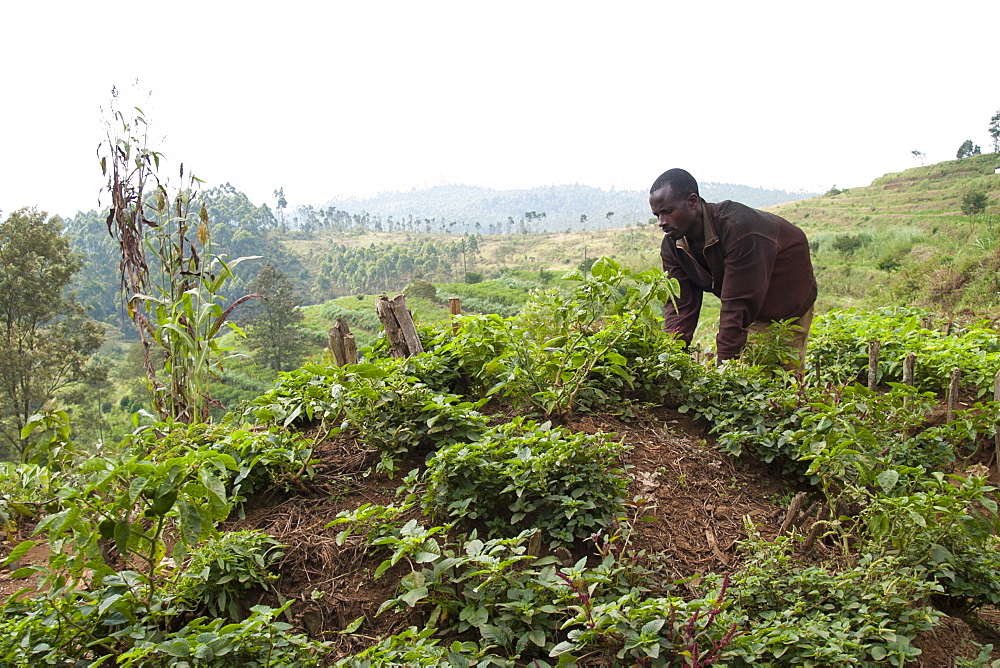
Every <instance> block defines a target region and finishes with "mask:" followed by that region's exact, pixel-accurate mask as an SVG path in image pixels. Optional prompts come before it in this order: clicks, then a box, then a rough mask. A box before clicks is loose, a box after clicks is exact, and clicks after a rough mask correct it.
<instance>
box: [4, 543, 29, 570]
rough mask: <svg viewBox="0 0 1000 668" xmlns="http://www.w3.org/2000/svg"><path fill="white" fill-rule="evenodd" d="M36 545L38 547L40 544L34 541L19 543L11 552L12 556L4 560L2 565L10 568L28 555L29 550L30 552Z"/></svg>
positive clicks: (9, 555)
mask: <svg viewBox="0 0 1000 668" xmlns="http://www.w3.org/2000/svg"><path fill="white" fill-rule="evenodd" d="M36 545H38V542H37V541H34V540H26V541H24V542H22V543H19V544H18V546H17V547H15V548H14V549H13V550H11V551H10V554H8V555H7V558H6V559H4V560H3V564H2V565H3V566H9V565H10V564H12V563H14V562H15V561H17V560H18V559H20V558H21V557H23V556H24V555H26V554H27V553H28V550H30V549H31V548H33V547H34V546H36Z"/></svg>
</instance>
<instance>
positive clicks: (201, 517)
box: [7, 450, 236, 607]
mask: <svg viewBox="0 0 1000 668" xmlns="http://www.w3.org/2000/svg"><path fill="white" fill-rule="evenodd" d="M235 468H236V463H235V461H234V460H233V458H232V457H230V456H229V455H224V454H219V453H216V452H212V451H202V450H189V451H187V452H185V453H183V454H180V453H177V454H175V456H172V457H169V458H167V459H164V460H162V461H155V460H148V459H143V458H142V457H139V456H131V457H127V456H126V457H94V458H91V459H88V460H85V461H84V462H83V463H82V464H81V466H80V469H79V475H80V480H79V482H77V484H76V485H69V486H66V487H63V488H61V489H59V490H58V495H57V506H58V508H57V510H56V512H53V513H50V514H49V515H47V516H46V517H44V518H43V519H42V520H41V521H40V522H39V523H38V525H37V526H36V527H35V530H34V535H44V536H45V537H46V540H47V543H48V546H49V550H50V556H49V564H48V567H47V568H39V567H25V568H22V569H20V570H19V571H18V572H17V574H18V575H19V576H22V577H23V576H25V575H28V574H30V573H31V572H34V571H38V570H40V571H41V572H42V578H41V582H42V585H43V586H44V587H46V588H47V589H49V590H50V591H52V592H54V593H57V592H60V591H66V590H67V589H71V588H72V587H73V585H74V582H75V581H76V579H77V578H83V577H85V576H86V574H87V573H92V575H91V576H90V577H91V579H93V580H99V579H100V578H101V577H103V576H104V575H108V574H111V573H112V572H113V571H112V569H111V568H110V567H109V565H108V563H107V559H108V557H107V556H106V555H109V554H110V550H111V549H114V550H115V551H116V552H117V553H118V555H119V556H120V558H122V559H125V560H127V559H129V558H130V557H132V558H135V559H138V560H139V561H138V563H139V565H140V569H139V571H138V577H139V579H140V581H141V582H142V583H143V586H144V590H145V594H144V598H145V605H146V606H147V607H148V606H150V605H152V602H153V600H154V598H155V597H156V595H157V590H158V588H159V587H160V586H161V585H162V583H163V581H164V579H165V577H166V576H165V574H164V572H163V570H162V563H163V559H164V557H165V556H166V549H167V542H166V537H167V534H168V530H169V531H173V530H176V532H177V533H176V542H175V543H174V550H173V556H174V559H175V561H180V560H182V559H183V558H184V556H185V555H186V554H187V551H188V550H189V548H191V547H193V546H195V545H197V544H198V543H199V542H200V541H201V540H202V539H204V538H207V537H209V536H210V535H212V533H213V532H214V522H215V521H217V520H221V519H224V518H225V517H227V516H228V514H229V511H230V508H231V505H230V501H229V498H228V497H227V495H226V490H225V482H224V481H225V480H226V479H227V478H228V475H229V471H230V470H233V469H235ZM34 544H35V543H34V541H26V542H25V543H22V544H21V545H19V546H18V548H17V549H16V550H15V551H14V552H12V553H11V556H8V559H7V561H8V562H10V561H13V560H15V559H17V558H18V556H20V554H23V552H24V551H26V550H27V549H30V547H31V546H32V545H34Z"/></svg>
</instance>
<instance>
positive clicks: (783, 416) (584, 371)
mask: <svg viewBox="0 0 1000 668" xmlns="http://www.w3.org/2000/svg"><path fill="white" fill-rule="evenodd" d="M986 157H987V156H983V158H986ZM963 162H964V161H963ZM968 164H973V165H974V164H975V163H967V165H964V166H962V167H963V168H964V167H965V166H968ZM946 167H947V165H946V166H944V167H942V166H937V167H935V168H934V169H937V170H938V171H939V172H940V171H941V170H944V169H945V168H946ZM980 167H981V168H982V169H985V162H984V165H981V166H980ZM956 168H957V167H956ZM922 169H928V170H929V169H931V168H922ZM977 169H978V168H977ZM911 171H913V170H911ZM934 173H937V172H928V175H927V176H926V177H925V178H927V179H931V183H933V180H932V175H933V174H934ZM921 174H922V172H921V173H917V174H909V173H907V176H906V178H905V179H900V178H898V177H892V176H890V177H886V179H885V180H884V182H883V181H881V180H880V181H876V183H875V184H873V185H872V186H871V187H870V188H869V189H852V190H851V191H850V192H847V193H838V194H831V195H828V196H827V197H824V198H818V201H811V202H802V203H797V204H789V205H785V208H784V209H782V211H783V214H784V215H786V216H788V217H790V218H792V219H793V220H795V218H794V216H800V219H801V220H796V222H802V223H803V226H804V227H806V226H808V228H807V229H808V231H809V234H810V239H811V241H812V242H813V243H814V251H815V257H816V258H817V265H818V266H819V267H821V269H820V272H821V276H827V277H830V280H829V281H827V285H832V286H836V287H837V289H835V290H834V289H828V290H827V291H826V292H825V294H824V299H825V300H826V306H825V308H824V309H823V311H824V312H823V313H822V314H821V316H820V317H819V318H818V319H817V321H816V323H815V325H814V332H813V336H812V338H811V341H810V349H809V357H808V360H807V363H806V369H807V371H806V373H805V375H804V376H803V377H801V378H797V377H794V376H789V375H787V374H785V373H783V372H781V371H780V370H776V368H777V366H778V365H777V364H776V362H777V359H776V358H775V357H774V355H775V352H776V351H775V349H774V347H773V346H769V344H768V343H767V342H766V341H765V340H759V341H755V342H753V343H752V346H751V349H750V350H749V351H748V354H747V355H745V356H744V359H743V361H741V362H738V363H734V364H731V365H729V366H727V367H725V368H723V369H717V368H715V366H714V365H712V364H702V363H701V362H700V360H699V359H696V358H695V357H693V356H691V355H689V354H687V353H686V352H684V351H682V350H680V349H679V347H678V345H677V343H676V342H675V341H673V340H672V339H671V338H669V337H667V336H666V335H664V334H663V333H662V332H661V331H660V327H659V324H658V322H657V320H656V315H657V312H658V309H659V308H660V304H662V303H663V302H664V300H666V299H669V297H670V294H671V291H672V290H674V289H675V286H674V285H673V284H672V283H671V281H670V280H669V279H668V278H667V277H664V276H663V275H662V272H660V271H658V270H657V268H656V267H657V263H656V258H657V247H656V244H657V243H658V239H659V233H658V232H656V231H654V230H652V229H649V228H633V229H630V230H627V231H624V232H622V231H618V232H617V233H613V232H610V231H609V232H608V234H607V235H602V234H598V235H594V236H591V237H589V238H583V237H580V236H575V235H544V236H541V237H533V236H532V235H518V236H513V237H510V238H496V239H491V238H484V240H483V241H482V243H481V244H480V248H481V254H482V256H483V257H484V258H490V257H492V260H491V261H490V264H485V262H486V261H485V260H484V264H483V265H481V266H477V267H475V270H476V271H481V272H482V273H483V274H484V276H483V280H482V281H480V282H475V283H462V282H456V283H444V282H441V283H437V284H435V285H430V284H418V283H417V282H416V281H415V282H414V283H413V284H412V286H413V287H414V290H413V292H412V295H411V300H410V305H411V307H412V308H413V310H414V311H415V313H416V316H417V320H418V323H419V324H420V325H421V330H420V331H421V339H422V341H423V343H424V347H425V349H426V352H425V353H423V354H421V355H418V356H415V357H412V358H408V359H397V358H394V357H392V356H390V355H389V352H388V349H387V344H386V343H385V342H384V341H383V340H382V339H381V338H380V337H378V336H377V335H376V327H377V326H376V325H375V323H374V322H373V321H372V314H371V313H370V308H371V304H372V302H373V297H372V296H371V295H360V298H359V296H358V295H348V296H341V297H339V298H337V299H335V300H331V301H327V302H325V303H323V304H316V305H313V306H311V307H309V308H308V309H307V310H306V311H307V315H306V319H305V322H304V326H305V327H306V328H307V329H310V330H312V331H313V332H314V333H316V334H317V335H321V334H322V333H323V332H324V330H325V328H326V327H327V326H328V325H329V323H330V322H331V321H332V319H334V318H337V317H344V318H348V319H351V323H352V327H353V328H356V330H357V331H358V333H359V339H360V342H361V345H362V348H363V351H362V352H363V360H362V362H361V363H360V364H357V365H352V366H347V367H343V368H341V367H335V366H330V365H329V364H326V363H322V361H321V360H320V359H319V358H318V357H317V358H315V359H314V360H313V361H312V362H310V363H307V364H305V365H304V366H303V367H302V368H300V369H297V370H294V371H291V372H286V373H283V374H280V375H279V376H278V377H277V378H276V379H275V380H274V381H273V382H269V383H268V384H266V386H265V387H264V388H263V390H262V391H261V392H258V393H257V395H255V398H254V399H253V400H252V401H250V402H249V403H247V404H245V405H243V406H241V407H240V408H239V409H238V410H234V411H232V412H231V413H230V415H229V416H227V417H226V418H225V419H218V420H216V421H214V422H210V423H204V424H202V423H197V422H194V423H191V424H183V423H179V422H171V421H168V420H163V419H157V418H153V417H152V416H149V415H146V416H143V415H141V414H140V415H137V416H136V426H135V428H134V430H133V432H132V433H131V435H129V436H128V437H127V438H125V439H124V440H122V441H121V442H120V443H109V444H107V445H102V446H101V447H98V448H95V447H94V446H93V445H92V444H89V443H86V442H79V441H77V440H75V439H74V437H73V433H74V432H73V431H72V429H71V424H70V415H68V414H67V413H65V412H62V411H58V410H55V411H50V412H48V413H46V414H44V415H41V416H39V417H38V418H37V419H36V420H35V421H33V422H32V425H31V430H30V439H31V443H32V445H31V447H30V449H29V450H28V452H27V455H26V458H25V459H26V462H25V463H20V464H4V467H5V468H4V475H3V477H2V479H0V511H2V513H3V514H2V517H0V519H3V521H4V526H5V529H6V530H7V532H8V539H9V540H8V541H7V542H6V544H5V546H4V549H3V551H4V553H6V554H7V559H6V562H5V563H6V566H7V568H8V570H9V571H10V572H9V573H7V574H5V576H4V579H3V581H2V585H3V591H4V592H5V593H6V594H9V595H11V598H10V599H9V601H8V603H7V604H6V606H5V607H4V609H3V614H2V616H0V624H3V626H4V633H3V634H0V662H2V663H5V665H74V663H75V662H81V663H83V664H84V665H127V666H161V665H177V666H180V665H191V666H193V665H215V666H226V665H232V666H243V665H273V666H278V665H348V666H369V665H427V666H437V665H483V666H486V665H497V666H503V665H511V666H513V665H532V666H572V665H579V666H587V665H670V666H674V665H676V666H707V665H728V666H750V665H776V666H786V665H787V666H799V665H817V666H821V665H831V666H832V665H882V664H885V665H897V666H901V665H914V666H916V665H923V666H952V665H956V666H958V665H983V666H987V665H991V664H990V662H991V661H992V660H993V659H994V658H1000V654H998V653H996V652H994V650H993V646H992V643H994V642H995V639H996V637H997V634H998V626H997V625H998V624H1000V614H998V613H997V610H996V607H995V606H997V605H998V604H1000V580H998V578H997V575H996V573H997V569H998V567H1000V552H998V550H997V548H998V539H997V530H998V528H1000V519H998V516H997V504H996V501H995V496H994V485H995V484H996V482H997V481H998V480H1000V476H998V473H997V461H996V453H997V442H996V434H997V430H998V422H1000V404H998V402H997V399H996V397H995V395H994V383H995V378H996V377H997V374H998V373H1000V333H998V330H997V326H996V321H995V320H991V319H989V317H988V316H989V315H990V309H991V308H993V305H995V303H996V302H995V300H996V296H995V295H993V296H992V297H991V298H992V299H993V300H994V301H993V302H987V301H986V300H985V297H984V296H983V295H984V294H987V293H988V292H989V288H988V284H987V283H985V282H984V281H985V280H986V277H985V275H984V272H985V270H984V268H988V267H989V266H991V265H989V261H990V260H989V259H990V258H991V257H993V256H994V255H995V247H987V245H986V244H987V241H986V239H987V236H986V235H987V234H988V233H989V232H990V230H991V229H992V228H991V226H992V224H993V223H992V222H991V219H988V218H980V219H978V220H974V221H965V220H964V219H963V217H962V216H961V214H956V212H955V210H954V209H953V208H952V204H951V203H949V202H944V203H942V202H941V201H940V200H941V198H938V199H936V200H935V201H934V203H926V207H927V208H926V209H918V210H914V211H913V212H911V214H909V215H908V216H907V217H906V218H905V221H906V225H905V226H904V227H903V228H898V229H897V228H891V227H887V226H886V224H885V221H886V220H889V219H894V217H895V216H903V215H907V214H906V213H905V210H904V207H906V206H911V204H908V203H907V201H908V200H907V198H906V197H897V196H896V195H895V194H893V193H895V192H896V191H897V190H902V189H903V188H904V186H903V185H900V187H899V188H896V187H892V188H886V187H884V186H888V185H894V184H897V183H903V184H912V188H921V187H923V188H925V189H926V190H928V191H931V190H933V188H932V187H931V185H927V186H921V185H920V184H921V183H922V179H919V178H917V177H919V176H921ZM963 174H964V173H963ZM977 174H978V172H977ZM911 177H913V178H911ZM961 178H962V179H972V180H975V179H978V178H979V177H978V176H975V175H964V176H961ZM993 183H994V182H993V181H988V184H993ZM905 187H906V188H911V186H910V185H906V186H905ZM991 187H993V186H991ZM907 192H910V197H911V199H914V200H916V197H915V196H913V191H907ZM916 192H919V191H916ZM949 192H951V191H949ZM990 192H991V193H995V190H990ZM994 196H995V195H994ZM917 204H920V202H919V200H918V201H917ZM932 204H933V206H932ZM859 207H861V208H860V209H859ZM872 207H874V209H875V211H872V210H871V209H872ZM956 208H957V207H956ZM882 209H885V210H886V211H884V212H882ZM856 210H857V211H858V212H859V213H858V214H854V213H853V212H855V211H856ZM862 211H866V212H864V213H861V212H862ZM806 214H808V216H807V215H806ZM854 215H859V216H860V217H859V218H858V219H857V220H855V219H853V218H852V216H854ZM864 216H870V217H871V218H870V219H869V220H861V219H862V218H864ZM875 216H885V218H884V219H882V218H880V219H878V220H874V218H875ZM938 219H940V220H938ZM935 220H938V222H937V223H935V222H934V221H935ZM805 221H808V222H805ZM859 223H863V224H865V225H868V224H871V226H870V227H862V226H859V225H858V224H859ZM956 223H958V224H961V225H973V224H975V225H978V227H977V230H978V231H977V232H975V235H976V239H977V243H979V244H980V245H981V246H983V247H984V248H985V251H983V250H982V249H978V248H977V246H976V244H971V245H970V244H968V243H965V244H964V245H963V244H962V243H960V239H961V238H962V234H961V228H958V227H956ZM935 225H937V226H938V227H937V229H936V230H935ZM813 226H815V227H813ZM860 233H864V234H868V235H870V236H871V240H870V241H867V242H866V241H865V239H862V240H861V242H860V245H858V246H857V247H855V248H854V249H853V251H851V252H850V253H848V252H847V251H846V250H845V249H846V248H849V247H850V246H851V243H848V242H849V241H850V239H851V238H854V237H853V235H857V234H860ZM843 235H850V236H849V237H846V238H847V239H848V241H846V242H845V241H843V239H845V237H844V236H843ZM412 236H414V237H416V236H419V237H420V238H421V241H423V239H424V237H425V235H412ZM838 239H841V240H842V241H840V242H837V240H838ZM968 239H969V234H968V233H966V234H965V241H966V242H968ZM358 240H359V243H361V244H363V245H366V246H367V245H369V244H371V243H374V242H373V240H372V239H370V238H366V237H363V236H360V235H359V236H358ZM901 240H904V241H905V240H909V241H907V243H910V242H912V244H911V245H910V246H909V249H908V250H906V251H905V252H904V251H903V250H901V249H902V248H904V246H905V244H903V242H902V241H901ZM890 242H892V243H890ZM896 242H899V243H900V244H902V245H898V246H897V245H894V243H896ZM338 243H339V242H338ZM873 247H875V248H873ZM876 249H877V250H876ZM299 250H300V252H302V253H308V251H307V250H306V249H305V248H302V249H299ZM977 250H978V252H979V254H978V255H976V254H975V252H976V251H977ZM886 254H888V255H886ZM943 254H948V255H950V256H951V257H952V258H953V260H952V262H951V263H949V264H947V268H948V270H949V271H951V272H953V273H952V275H954V276H963V277H965V278H966V280H965V281H964V283H962V287H963V288H964V290H965V291H969V290H981V291H982V292H980V293H978V294H979V295H980V296H979V297H977V298H976V299H978V301H979V304H978V305H979V306H981V307H983V308H981V309H979V310H978V311H977V312H975V313H973V312H972V311H971V310H969V309H971V305H972V304H971V302H970V301H969V300H970V299H972V297H967V296H965V295H966V294H967V292H965V291H963V290H961V289H957V288H956V290H954V291H952V292H953V294H951V295H950V296H949V295H947V294H944V293H942V292H941V291H935V290H925V291H922V292H919V295H920V296H919V298H917V297H916V296H915V295H917V294H918V293H917V292H913V293H908V294H911V296H913V298H912V299H910V300H908V301H907V302H905V303H907V304H908V305H907V306H898V305H894V304H898V303H902V302H898V301H897V302H894V301H893V300H894V299H895V297H894V295H896V294H902V291H905V290H917V283H916V282H917V281H918V280H919V279H920V275H919V271H920V270H921V267H923V266H924V264H923V263H925V262H929V261H931V260H933V259H935V258H936V259H937V260H940V257H941V256H942V255H943ZM598 255H613V256H615V258H616V259H613V260H612V259H602V260H598V261H597V262H589V263H587V264H586V265H585V266H586V269H587V270H586V271H585V272H581V273H579V274H578V275H576V276H575V277H573V278H562V277H561V276H562V274H563V273H564V272H565V271H567V270H571V269H574V268H579V267H580V266H581V263H583V262H584V261H585V260H593V259H594V258H595V257H596V256H598ZM887 258H888V259H892V260H894V261H895V262H896V263H897V266H893V265H892V264H891V263H889V262H888V261H887ZM928 258H930V260H929V259H928ZM883 260H886V262H883ZM880 265H881V268H880ZM890 267H891V269H890ZM847 270H850V272H851V274H850V275H849V276H848V277H846V278H843V277H842V278H843V282H842V284H841V283H837V282H836V281H834V280H833V278H835V277H837V276H841V275H842V274H843V272H845V271H847ZM824 272H825V273H824ZM914 272H917V273H914ZM494 273H495V274H496V275H495V276H494V275H493V274H494ZM859 275H860V276H864V277H865V278H864V284H863V285H853V284H852V282H851V281H850V280H848V279H849V278H850V276H854V277H857V276H859ZM428 286H429V288H428ZM873 286H874V287H873ZM408 292H409V291H408ZM451 295H456V296H461V297H462V299H463V303H466V304H474V303H476V300H480V303H487V302H488V303H490V304H491V305H492V306H493V307H494V308H492V310H490V309H484V311H483V312H477V311H476V310H475V309H472V308H467V309H466V314H465V315H463V316H461V317H459V318H457V319H454V320H453V319H452V318H450V317H449V316H447V315H446V310H445V308H444V306H443V305H442V303H441V302H442V301H443V300H444V299H446V298H447V297H448V296H451ZM855 303H860V304H862V305H863V306H864V307H865V308H864V309H863V310H858V309H853V308H849V307H850V306H852V305H853V304H855ZM834 306H836V307H837V308H833V307H834ZM945 306H950V308H942V307H945ZM845 307H846V308H845ZM506 308H509V309H510V314H509V315H507V314H503V313H501V314H498V311H502V310H503V309H506ZM711 319H712V318H711V315H709V314H706V317H705V320H707V321H710V320H711ZM453 324H454V325H455V326H453ZM709 328H710V323H709ZM711 338H712V337H711V332H710V329H708V331H706V332H703V333H701V334H700V335H699V342H700V343H699V345H702V346H704V347H708V346H709V345H710V342H711ZM873 340H878V341H879V342H880V344H881V346H880V351H881V357H880V359H879V362H878V364H877V365H876V367H875V369H874V374H873V375H872V376H871V379H870V380H869V342H870V341H873ZM911 354H912V355H915V357H916V365H915V371H914V373H913V376H912V378H910V377H909V376H908V377H907V382H906V383H905V384H904V383H903V374H904V362H905V360H906V359H907V357H908V356H909V355H911ZM955 369H958V370H959V375H958V377H957V379H956V376H955ZM953 379H955V380H953ZM949 387H951V388H952V389H949Z"/></svg>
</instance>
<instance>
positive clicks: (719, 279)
mask: <svg viewBox="0 0 1000 668" xmlns="http://www.w3.org/2000/svg"><path fill="white" fill-rule="evenodd" d="M649 206H650V208H652V210H653V215H654V216H656V218H657V221H658V222H659V226H660V229H661V230H663V234H664V236H663V242H662V244H661V246H660V257H661V259H662V260H663V270H664V271H666V272H667V273H668V274H669V275H670V276H671V277H672V278H676V279H677V280H678V281H679V282H680V293H681V294H680V297H679V298H678V299H677V303H676V307H675V306H674V305H673V304H670V303H667V305H666V306H665V308H664V313H663V320H664V328H665V329H666V331H668V332H676V333H677V334H679V335H680V338H681V339H683V340H684V342H685V343H686V344H690V343H691V338H692V337H693V336H694V330H695V327H696V326H697V325H698V316H699V314H700V312H701V303H702V296H703V295H704V293H705V292H711V293H712V294H714V295H716V296H717V297H718V298H719V299H721V300H722V310H721V313H720V315H719V334H718V336H717V337H716V348H717V351H718V356H719V361H720V362H722V361H725V360H729V359H732V358H734V357H737V356H738V355H739V354H740V351H742V350H743V347H744V346H745V345H746V341H747V334H748V332H750V331H758V330H763V329H765V328H766V327H767V325H768V324H770V323H772V322H774V321H777V320H788V319H792V318H794V319H795V322H794V323H793V324H794V325H795V326H796V327H798V328H799V329H797V330H795V333H796V335H795V340H794V342H793V346H794V347H795V349H796V350H797V351H798V356H799V361H798V367H799V368H800V369H801V368H802V365H804V364H805V351H806V339H807V337H808V335H809V326H810V324H811V323H812V313H813V303H814V302H815V301H816V278H815V276H814V275H813V269H812V262H811V260H810V258H809V242H808V241H807V240H806V235H805V233H803V232H802V230H800V229H799V228H798V227H796V226H795V225H792V224H791V223H789V222H788V221H787V220H785V219H784V218H781V217H780V216H776V215H774V214H773V213H767V212H765V211H758V210H757V209H751V208H750V207H748V206H745V205H743V204H739V203H737V202H730V201H725V202H719V203H718V204H710V203H708V202H706V201H705V200H703V199H702V198H701V196H700V195H699V194H698V183H697V181H695V180H694V177H693V176H691V175H690V174H689V173H688V172H686V171H685V170H683V169H671V170H668V171H666V172H664V173H663V174H661V175H660V176H659V178H657V179H656V181H655V182H653V187H652V188H650V189H649Z"/></svg>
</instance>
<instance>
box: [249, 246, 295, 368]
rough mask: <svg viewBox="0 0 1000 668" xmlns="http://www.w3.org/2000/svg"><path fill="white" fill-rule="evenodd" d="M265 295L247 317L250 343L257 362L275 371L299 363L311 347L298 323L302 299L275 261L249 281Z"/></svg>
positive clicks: (259, 292)
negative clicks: (275, 264) (276, 267)
mask: <svg viewBox="0 0 1000 668" xmlns="http://www.w3.org/2000/svg"><path fill="white" fill-rule="evenodd" d="M250 291H251V292H255V293H258V294H260V295H262V298H261V299H259V300H257V301H256V303H254V304H253V306H252V309H248V310H250V311H251V314H250V315H249V317H248V318H247V320H246V335H247V345H248V346H249V348H250V350H251V351H253V353H254V359H255V360H256V361H257V363H258V364H262V365H264V366H268V367H271V368H272V369H274V370H276V371H287V370H289V369H293V368H295V367H296V366H298V364H299V362H300V361H301V360H302V357H303V356H304V354H305V353H306V351H307V349H308V339H307V337H306V335H305V334H304V332H303V331H302V330H301V328H300V327H299V323H301V322H302V309H300V308H299V306H300V305H301V304H302V300H301V299H300V298H299V297H297V296H296V294H295V288H294V286H293V285H292V282H291V281H290V280H289V279H288V277H287V276H285V275H284V274H283V273H281V272H280V271H278V270H277V269H275V268H274V267H273V266H272V265H270V264H268V265H265V266H264V267H263V268H262V269H261V270H260V273H259V274H257V277H256V278H255V279H254V280H253V282H252V283H251V284H250Z"/></svg>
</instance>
